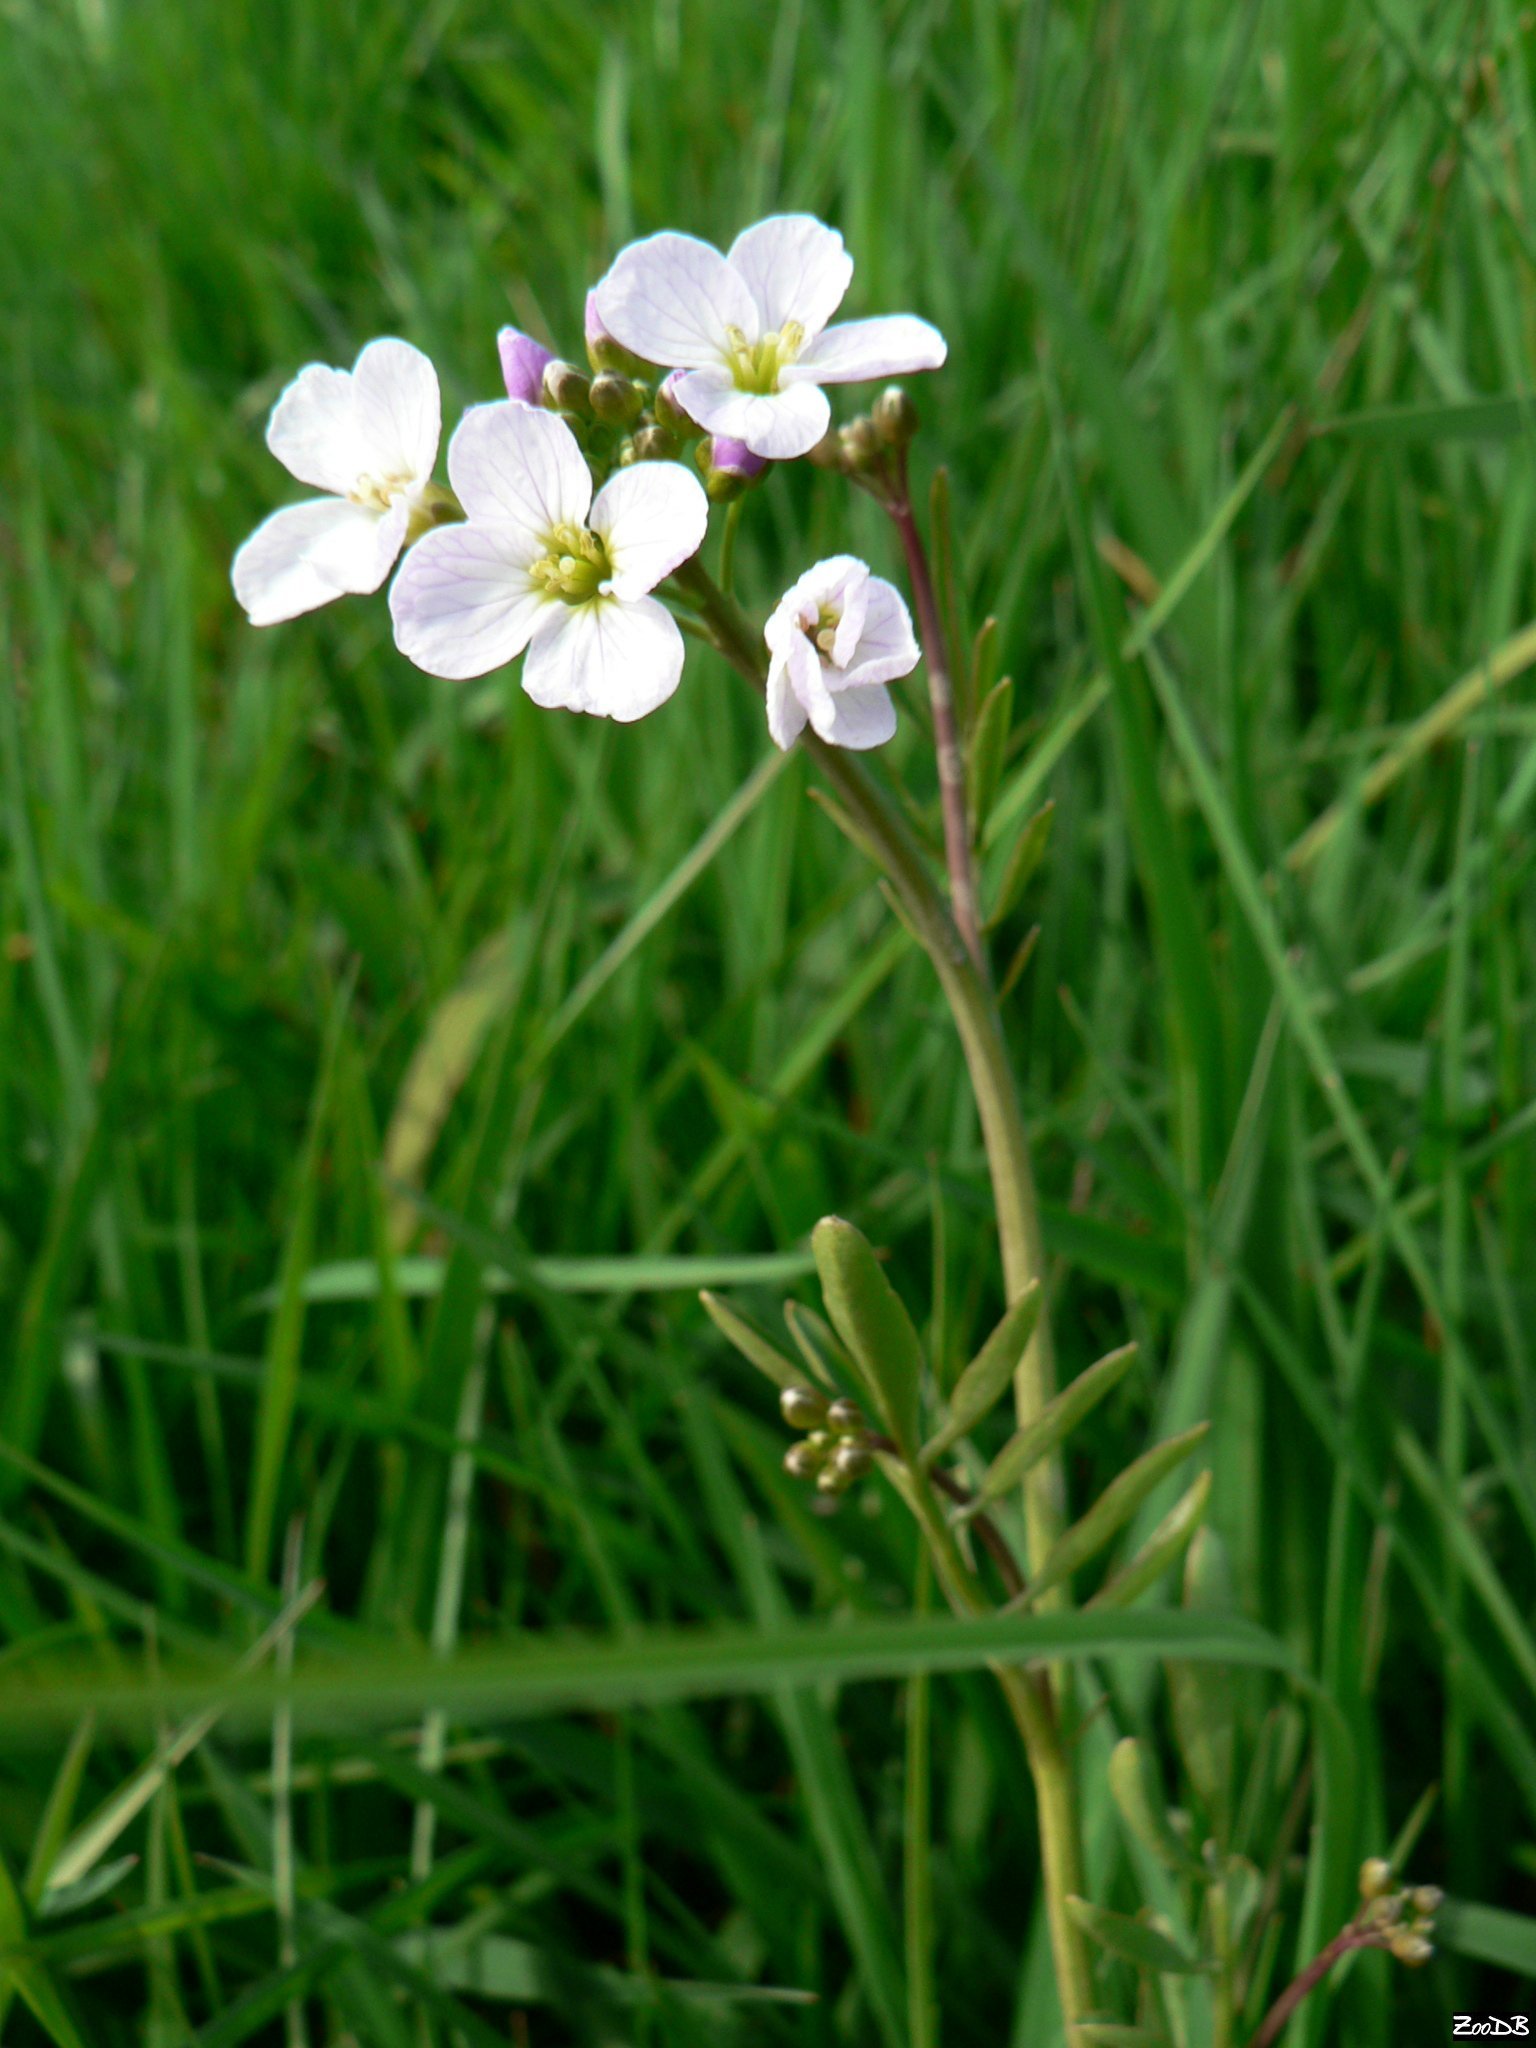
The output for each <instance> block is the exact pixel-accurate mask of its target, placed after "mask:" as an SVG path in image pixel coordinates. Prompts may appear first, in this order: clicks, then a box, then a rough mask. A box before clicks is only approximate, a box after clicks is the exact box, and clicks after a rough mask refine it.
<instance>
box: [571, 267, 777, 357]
mask: <svg viewBox="0 0 1536 2048" xmlns="http://www.w3.org/2000/svg"><path fill="white" fill-rule="evenodd" d="M595 297H596V305H595V313H596V317H597V318H598V319H599V320H600V321H601V323H602V325H603V326H604V327H605V328H606V329H607V331H608V332H609V333H610V334H611V335H612V336H613V338H614V340H615V341H617V342H621V343H622V344H623V346H624V347H625V348H627V349H633V350H634V352H635V354H636V355H637V356H641V357H643V358H644V359H645V361H646V362H648V363H660V364H662V365H663V366H664V367H665V368H667V369H680V370H697V369H703V368H704V367H705V365H706V364H711V363H720V362H723V361H724V360H725V359H726V358H727V357H728V355H729V353H730V338H729V335H728V334H727V331H726V330H727V329H728V328H731V327H737V328H740V330H741V332H742V333H743V334H744V335H745V336H746V338H747V340H748V341H756V339H757V337H758V334H759V333H760V331H761V323H760V322H759V319H758V313H757V301H756V300H755V299H754V298H753V296H752V292H751V288H750V287H749V286H748V284H747V281H746V279H745V278H744V277H741V276H740V275H738V273H737V272H736V271H734V270H733V269H732V268H731V266H730V264H729V263H727V262H726V260H725V258H724V257H723V256H722V255H721V254H720V251H719V250H718V249H716V248H713V247H712V246H711V245H710V244H709V243H708V242H700V241H697V240H696V239H695V238H694V237H693V236H692V235H674V234H662V235H650V236H648V237H647V238H646V239H645V240H644V241H643V242H631V243H630V245H629V247H628V248H627V249H623V250H621V251H620V252H619V254H618V256H617V257H616V258H615V259H614V263H613V268H612V269H611V270H610V271H609V272H608V275H607V276H606V277H605V278H604V279H603V280H602V282H601V283H600V284H599V285H598V286H597V289H596V294H595Z"/></svg>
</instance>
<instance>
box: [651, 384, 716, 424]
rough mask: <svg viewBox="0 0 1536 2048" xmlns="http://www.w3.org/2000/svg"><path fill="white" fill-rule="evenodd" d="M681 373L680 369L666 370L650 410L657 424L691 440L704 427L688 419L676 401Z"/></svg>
mask: <svg viewBox="0 0 1536 2048" xmlns="http://www.w3.org/2000/svg"><path fill="white" fill-rule="evenodd" d="M682 374H683V373H682V371H681V370H669V371H668V372H667V374H666V376H665V377H663V378H662V380H661V389H660V390H659V391H658V392H657V393H656V398H655V402H654V403H653V405H652V407H651V410H652V411H653V412H654V413H655V415H656V424H657V425H658V426H662V427H669V428H670V429H671V431H672V432H673V433H674V434H681V435H682V436H683V437H684V439H685V440H692V439H693V438H694V437H695V436H696V435H698V434H701V433H702V432H703V431H704V429H703V428H702V427H701V426H699V425H698V423H697V422H696V421H694V420H691V419H689V417H688V415H687V413H685V412H684V411H683V408H682V407H681V406H680V405H679V404H678V402H677V386H678V380H679V379H680V378H681V376H682Z"/></svg>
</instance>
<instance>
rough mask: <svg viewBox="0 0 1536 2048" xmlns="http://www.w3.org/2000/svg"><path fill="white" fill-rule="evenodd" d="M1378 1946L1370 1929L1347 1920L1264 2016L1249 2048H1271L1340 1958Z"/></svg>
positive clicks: (1375, 1937)
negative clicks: (1357, 1950)
mask: <svg viewBox="0 0 1536 2048" xmlns="http://www.w3.org/2000/svg"><path fill="white" fill-rule="evenodd" d="M1380 1946H1381V1943H1380V1940H1379V1939H1378V1937H1377V1936H1376V1934H1375V1933H1374V1932H1373V1931H1372V1930H1371V1929H1370V1928H1368V1927H1362V1926H1361V1925H1360V1922H1359V1921H1358V1920H1351V1921H1350V1923H1349V1925H1348V1926H1347V1927H1345V1928H1343V1929H1341V1931H1340V1932H1339V1933H1338V1934H1336V1935H1335V1936H1334V1937H1333V1939H1332V1941H1330V1942H1329V1944H1328V1946H1327V1947H1326V1948H1325V1949H1323V1950H1322V1952H1321V1953H1320V1954H1318V1955H1315V1956H1314V1957H1313V1958H1312V1960H1311V1962H1310V1963H1308V1965H1307V1967H1306V1968H1305V1969H1304V1970H1303V1971H1302V1972H1301V1975H1300V1976H1299V1977H1297V1978H1295V1979H1294V1980H1293V1981H1292V1982H1291V1983H1289V1984H1288V1985H1287V1986H1286V1987H1285V1989H1284V1990H1283V1991H1282V1992H1281V1994H1280V1996H1279V1997H1278V1998H1277V1999H1276V2000H1275V2002H1274V2004H1273V2005H1272V2006H1271V2007H1270V2008H1269V2011H1268V2012H1267V2013H1266V2014H1265V2015H1264V2024H1263V2026H1261V2027H1260V2028H1259V2031H1258V2032H1257V2033H1256V2034H1255V2035H1254V2037H1253V2040H1252V2041H1251V2042H1250V2043H1249V2048H1273V2043H1274V2042H1276V2041H1278V2040H1279V2038H1280V2036H1281V2035H1282V2034H1283V2033H1284V2032H1285V2029H1286V2027H1287V2025H1288V2024H1289V2022H1290V2018H1291V2015H1292V2013H1294V2012H1295V2010H1296V2008H1297V2007H1298V2006H1299V2005H1300V2004H1301V2003H1302V2001H1303V2000H1304V1999H1305V1998H1307V1997H1308V1996H1309V1995H1310V1994H1311V1993H1312V1992H1314V1991H1315V1990H1316V1989H1317V1987H1318V1985H1319V1984H1321V1983H1322V1981H1323V1979H1324V1978H1325V1977H1326V1976H1327V1974H1328V1972H1329V1971H1330V1970H1331V1969H1332V1968H1333V1966H1334V1964H1335V1963H1336V1962H1337V1961H1338V1960H1339V1958H1340V1957H1341V1956H1347V1955H1348V1954H1349V1952H1350V1950H1351V1949H1356V1948H1379V1947H1380Z"/></svg>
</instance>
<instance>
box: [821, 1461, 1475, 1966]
mask: <svg viewBox="0 0 1536 2048" xmlns="http://www.w3.org/2000/svg"><path fill="white" fill-rule="evenodd" d="M816 1483H817V1485H818V1486H819V1485H820V1484H821V1481H820V1480H817V1482H816ZM1388 1945H1389V1947H1390V1948H1391V1950H1392V1953H1393V1955H1395V1956H1396V1957H1397V1960H1398V1961H1399V1962H1400V1963H1406V1964H1407V1965H1408V1967H1409V1969H1410V1970H1418V1969H1422V1968H1423V1966H1424V1964H1425V1963H1427V1962H1428V1961H1429V1959H1430V1957H1431V1956H1432V1955H1433V1954H1434V1952H1435V1949H1434V1944H1433V1942H1429V1941H1426V1940H1425V1939H1424V1937H1423V1935H1422V1934H1414V1933H1411V1932H1410V1931H1409V1930H1408V1929H1407V1928H1404V1929H1403V1930H1402V1931H1401V1932H1400V1933H1398V1934H1394V1935H1393V1937H1392V1940H1391V1942H1390V1943H1389V1944H1388Z"/></svg>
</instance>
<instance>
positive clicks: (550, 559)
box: [528, 525, 613, 604]
mask: <svg viewBox="0 0 1536 2048" xmlns="http://www.w3.org/2000/svg"><path fill="white" fill-rule="evenodd" d="M544 542H545V546H546V547H547V548H548V549H549V553H548V554H547V555H542V556H541V557H540V558H539V560H538V561H536V562H535V563H534V565H533V567H532V568H531V569H530V570H529V571H528V575H529V577H530V579H531V581H532V582H533V583H534V585H535V586H536V587H537V588H538V589H540V590H542V591H543V592H544V594H545V596H546V597H558V598H559V599H560V600H561V601H562V602H563V603H565V604H587V603H588V602H590V600H591V599H592V598H594V597H601V596H605V595H606V593H607V589H608V582H609V578H610V577H611V576H612V575H613V566H612V564H611V563H610V562H609V560H608V550H607V548H605V547H604V545H603V543H602V541H601V540H600V539H599V538H598V536H597V535H596V534H595V533H589V532H588V531H587V529H586V527H584V526H572V525H566V526H557V527H555V529H554V530H553V532H551V533H547V534H546V535H545V536H544Z"/></svg>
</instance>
